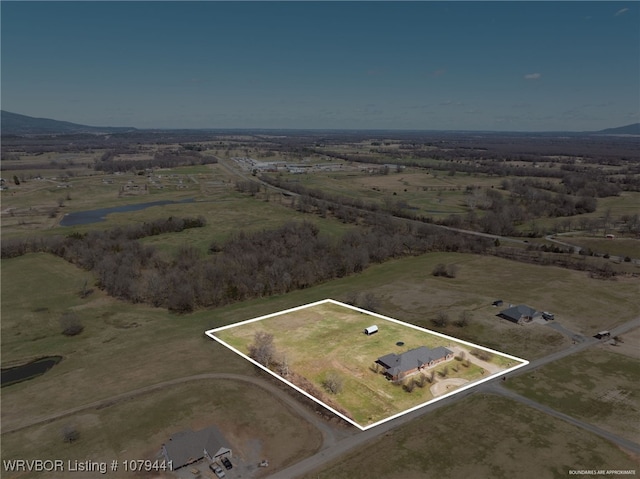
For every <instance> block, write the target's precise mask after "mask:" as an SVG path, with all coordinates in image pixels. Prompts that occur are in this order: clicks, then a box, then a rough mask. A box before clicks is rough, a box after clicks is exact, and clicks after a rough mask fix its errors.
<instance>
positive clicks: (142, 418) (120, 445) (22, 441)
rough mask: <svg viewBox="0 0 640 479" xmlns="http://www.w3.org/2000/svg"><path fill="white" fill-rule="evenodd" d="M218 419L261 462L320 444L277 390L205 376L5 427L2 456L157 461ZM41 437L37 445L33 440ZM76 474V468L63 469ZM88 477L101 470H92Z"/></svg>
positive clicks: (278, 462)
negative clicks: (164, 450)
mask: <svg viewBox="0 0 640 479" xmlns="http://www.w3.org/2000/svg"><path fill="white" fill-rule="evenodd" d="M251 403H256V404H259V405H260V407H259V408H250V407H249V408H247V407H246V405H247V404H251ZM212 424H215V425H216V426H218V428H219V429H220V430H221V431H222V433H223V435H224V437H225V439H226V440H227V442H228V443H229V445H230V446H231V448H232V450H233V453H234V457H236V458H242V459H243V460H244V461H250V462H251V463H254V464H257V462H259V461H260V460H261V459H262V458H264V457H268V458H269V462H270V465H271V466H272V468H280V467H284V466H286V465H289V464H291V463H293V462H295V461H297V460H300V459H303V458H304V457H306V456H308V455H310V454H313V453H314V452H315V451H316V450H317V449H318V448H319V447H320V445H321V437H320V434H319V432H318V431H316V430H314V429H313V428H312V427H311V426H310V425H309V424H308V423H306V422H305V421H302V420H301V419H300V417H299V416H297V415H295V414H294V413H292V412H291V411H289V409H288V408H287V407H286V406H284V405H283V403H282V402H281V401H278V400H277V399H276V398H275V397H274V396H273V395H272V394H271V393H269V392H267V391H265V390H263V389H262V388H260V387H257V386H253V385H251V384H246V383H237V382H232V381H229V380H206V379H205V380H200V381H197V382H193V383H186V384H182V385H177V386H172V387H171V388H167V389H166V390H162V391H156V392H153V393H149V394H145V395H141V396H138V397H136V398H135V399H134V400H129V401H123V402H120V403H117V404H114V405H111V406H109V407H105V408H101V409H93V410H88V411H84V412H82V413H78V414H75V415H73V416H69V417H65V418H62V419H59V420H57V421H53V422H51V423H48V424H46V425H43V426H34V427H31V428H27V429H25V430H22V431H19V432H15V433H11V434H5V435H3V437H2V457H3V459H13V458H21V459H43V460H44V459H52V460H55V459H62V460H63V461H65V463H66V462H67V461H68V460H71V461H73V460H82V459H84V458H91V460H93V461H106V462H107V463H109V464H110V463H111V461H112V460H113V459H115V458H118V459H119V460H121V461H122V460H129V459H134V460H135V459H151V460H155V459H158V453H159V452H160V448H161V446H162V444H163V443H165V442H166V441H167V440H168V438H169V436H170V435H172V434H174V433H175V432H178V431H181V430H184V429H193V430H198V429H201V428H204V427H207V426H210V425H212ZM65 427H73V428H75V429H76V430H77V431H78V432H79V434H80V437H79V439H78V440H77V441H76V442H74V443H72V444H69V443H65V442H64V441H63V434H62V432H63V430H64V428H65ZM292 438H295V439H296V440H292ZM36 443H37V444H38V448H37V449H35V448H34V447H33V444H36ZM160 459H162V458H160ZM236 460H238V459H236ZM50 474H51V473H43V474H40V475H38V474H32V475H30V476H29V477H50ZM110 475H115V477H127V476H128V475H127V474H125V473H122V472H121V473H120V474H117V473H116V474H114V473H113V472H111V473H110ZM77 476H78V474H77V473H73V472H67V473H66V474H57V475H56V477H77ZM2 477H20V474H13V475H12V474H10V473H6V472H4V471H3V474H2ZM82 477H84V478H88V477H101V476H100V475H99V474H94V475H92V474H86V475H83V476H82ZM129 477H131V476H130V475H129Z"/></svg>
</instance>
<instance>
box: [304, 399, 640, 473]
mask: <svg viewBox="0 0 640 479" xmlns="http://www.w3.org/2000/svg"><path fill="white" fill-rule="evenodd" d="M637 468H638V463H637V461H636V460H634V459H633V458H630V457H629V456H627V455H626V454H625V453H624V452H622V451H621V450H620V449H618V448H617V447H616V446H614V445H612V444H610V443H609V442H607V441H605V440H604V439H600V438H599V437H597V436H594V435H591V434H588V433H585V432H584V431H582V430H580V429H577V428H576V427H574V426H572V425H570V424H567V423H565V422H563V421H560V420H558V419H555V418H552V417H549V416H547V415H545V414H543V413H540V412H538V411H536V410H534V409H530V408H527V407H524V406H519V405H515V404H513V403H512V402H511V401H509V400H507V399H503V398H500V397H495V396H484V395H475V396H472V397H469V398H466V399H464V400H463V401H460V402H459V403H457V404H455V405H453V406H451V407H447V408H444V409H438V410H436V411H434V412H433V413H431V414H429V415H427V416H423V417H421V418H419V419H417V420H415V421H412V422H411V423H410V424H408V425H406V426H404V427H402V428H400V429H398V430H395V431H393V432H391V433H389V434H386V435H385V436H384V437H381V438H380V439H379V440H376V441H372V442H371V443H369V444H367V445H366V446H364V447H362V448H360V449H358V450H356V451H354V452H351V453H349V454H347V455H345V456H344V457H343V458H341V459H339V460H337V461H335V462H333V463H330V464H328V465H327V466H326V467H323V468H322V469H318V470H316V471H313V472H312V473H310V474H307V475H306V476H304V477H305V479H328V478H338V479H341V478H344V479H360V478H362V479H367V478H369V477H372V473H373V471H375V473H374V474H375V476H376V477H384V478H385V479H422V478H425V477H438V478H443V479H469V478H488V477H491V478H495V479H513V478H517V479H561V478H566V477H570V476H569V470H580V469H618V470H621V469H636V470H637ZM576 477H584V476H576ZM598 477H600V476H598Z"/></svg>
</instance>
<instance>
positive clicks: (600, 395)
mask: <svg viewBox="0 0 640 479" xmlns="http://www.w3.org/2000/svg"><path fill="white" fill-rule="evenodd" d="M629 340H630V341H633V339H632V338H631V337H630V338H629ZM636 344H637V343H636ZM616 349H617V348H616V347H615V346H608V347H607V348H606V349H590V350H589V351H585V352H582V353H580V354H576V355H573V356H569V357H568V358H566V359H564V360H563V361H562V362H558V363H552V364H549V365H547V366H544V367H543V368H541V369H538V370H536V371H534V372H531V373H527V374H526V375H521V376H518V377H516V378H514V379H513V380H512V381H509V384H508V385H509V387H510V388H512V389H514V390H516V391H518V392H519V393H521V394H523V395H525V396H527V397H530V398H531V399H534V400H535V401H538V402H540V403H542V404H547V405H549V406H551V407H552V408H554V409H556V410H558V411H562V412H564V413H566V414H568V415H570V416H573V417H576V418H580V419H584V420H585V421H588V422H591V423H593V424H596V425H597V426H600V427H601V428H603V429H607V430H609V431H611V432H614V433H616V434H619V435H620V436H623V437H626V438H627V439H630V440H632V441H638V439H639V438H640V435H639V434H638V417H640V407H639V403H638V398H639V397H640V368H638V360H637V358H633V357H629V356H626V355H623V354H619V353H618V352H616Z"/></svg>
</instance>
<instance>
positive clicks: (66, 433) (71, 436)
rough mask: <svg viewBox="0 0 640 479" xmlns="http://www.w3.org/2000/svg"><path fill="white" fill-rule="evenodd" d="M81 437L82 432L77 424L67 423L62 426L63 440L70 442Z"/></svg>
mask: <svg viewBox="0 0 640 479" xmlns="http://www.w3.org/2000/svg"><path fill="white" fill-rule="evenodd" d="M78 439H80V432H79V431H78V429H77V428H76V427H75V426H71V425H69V424H67V425H66V426H65V427H63V428H62V440H63V441H64V442H68V443H74V442H76V441H77V440H78Z"/></svg>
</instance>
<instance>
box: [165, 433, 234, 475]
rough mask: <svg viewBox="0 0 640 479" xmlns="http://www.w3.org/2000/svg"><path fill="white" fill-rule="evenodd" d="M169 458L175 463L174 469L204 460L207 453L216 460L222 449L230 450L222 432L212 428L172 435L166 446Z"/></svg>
mask: <svg viewBox="0 0 640 479" xmlns="http://www.w3.org/2000/svg"><path fill="white" fill-rule="evenodd" d="M164 448H165V452H166V454H167V458H168V460H170V461H173V468H174V469H177V468H179V467H182V466H185V465H187V464H190V463H192V462H194V461H197V460H199V459H202V458H203V457H204V455H205V451H206V452H207V454H208V455H209V457H211V458H214V457H215V456H216V455H217V454H218V452H219V451H220V450H221V449H226V450H230V448H229V446H228V445H227V441H226V440H225V439H224V436H222V433H221V432H220V430H219V429H218V428H217V427H215V426H211V427H208V428H206V429H201V430H199V431H189V430H187V431H182V432H178V433H176V434H174V435H172V436H171V437H170V438H169V441H167V442H166V443H165V444H164Z"/></svg>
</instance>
